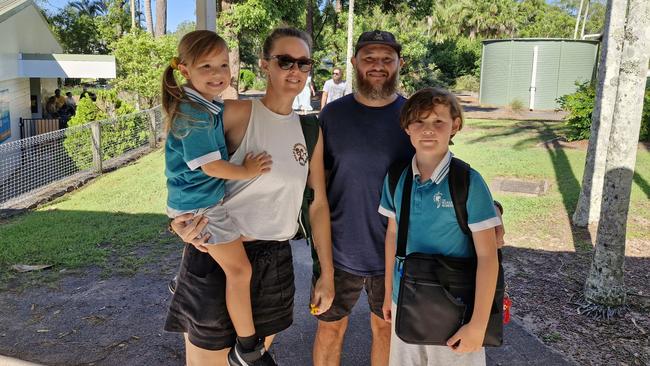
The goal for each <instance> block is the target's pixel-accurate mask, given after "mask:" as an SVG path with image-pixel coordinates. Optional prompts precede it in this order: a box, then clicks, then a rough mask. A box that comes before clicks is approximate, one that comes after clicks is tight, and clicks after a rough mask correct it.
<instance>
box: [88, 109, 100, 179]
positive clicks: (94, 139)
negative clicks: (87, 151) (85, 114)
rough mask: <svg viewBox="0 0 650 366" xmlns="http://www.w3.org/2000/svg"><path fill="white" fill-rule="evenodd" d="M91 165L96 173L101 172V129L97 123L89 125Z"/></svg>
mask: <svg viewBox="0 0 650 366" xmlns="http://www.w3.org/2000/svg"><path fill="white" fill-rule="evenodd" d="M90 130H91V132H92V133H91V135H90V136H91V143H92V149H93V165H94V166H95V171H96V172H97V173H100V174H101V172H102V129H101V126H100V124H99V122H92V123H90Z"/></svg>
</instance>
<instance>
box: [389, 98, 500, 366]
mask: <svg viewBox="0 0 650 366" xmlns="http://www.w3.org/2000/svg"><path fill="white" fill-rule="evenodd" d="M462 125H463V116H462V109H461V106H460V104H459V102H458V100H457V99H456V97H455V96H454V95H453V94H451V93H450V92H448V91H446V90H443V89H437V88H426V89H422V90H420V91H418V92H417V93H415V94H414V95H413V96H412V97H411V98H409V100H408V101H406V103H405V104H404V106H403V108H402V111H401V114H400V126H401V127H402V128H403V129H404V130H405V131H406V133H407V134H408V135H409V138H410V140H411V144H412V145H413V147H415V151H416V152H415V156H414V157H413V159H412V161H411V162H410V164H405V165H402V167H404V168H405V169H401V170H399V171H398V172H397V175H396V177H398V178H397V179H395V178H392V177H391V176H390V174H391V173H389V175H388V176H387V177H386V179H385V181H384V187H383V191H382V197H381V203H380V207H379V213H380V214H382V215H384V216H386V217H388V228H387V231H386V239H385V244H386V272H385V273H386V274H385V286H386V292H385V296H384V304H383V308H382V310H383V313H384V319H385V320H386V321H391V323H392V332H391V345H390V361H389V363H390V365H401V366H419V365H485V351H484V349H483V347H482V346H483V342H484V338H485V334H486V328H487V327H488V321H489V320H490V316H491V310H492V308H493V300H494V295H495V288H496V286H497V275H498V273H499V263H498V259H497V243H496V237H495V230H494V228H495V227H496V226H498V225H501V220H500V219H499V216H498V215H497V212H496V210H495V207H494V204H493V200H492V196H491V194H490V191H489V189H488V187H487V185H486V183H485V181H484V180H483V178H482V177H481V176H480V174H479V173H478V172H477V171H475V170H473V169H471V168H469V167H468V166H467V165H466V164H464V163H462V161H459V160H457V159H456V158H453V157H452V154H451V152H450V151H449V145H450V142H451V139H452V138H453V137H454V135H455V134H456V133H457V132H458V131H459V130H460V129H461V128H462ZM459 165H460V166H465V167H466V168H467V169H468V175H469V180H468V182H467V183H468V189H467V201H466V205H465V206H466V210H467V215H466V221H467V225H468V226H469V229H470V230H471V237H470V236H468V235H466V234H464V232H463V230H462V228H461V226H460V225H459V223H458V222H459V221H458V219H457V213H456V212H457V210H456V209H455V207H454V199H453V198H454V197H453V194H452V192H451V190H453V189H454V187H452V185H451V184H449V183H448V180H449V174H448V173H449V171H450V167H451V166H453V167H456V166H459ZM455 169H457V168H455ZM391 170H392V171H394V170H395V169H394V168H392V169H391ZM393 175H394V176H395V174H394V173H393ZM411 178H412V179H411ZM391 180H396V182H397V183H396V185H395V183H391ZM411 181H412V183H410V184H409V182H411ZM405 183H406V184H405ZM391 185H392V187H391ZM409 192H412V193H409ZM403 195H405V196H406V197H409V196H410V200H405V201H406V202H407V203H408V205H410V208H409V206H408V205H404V203H402V196H403ZM400 203H402V204H400ZM404 207H406V209H404ZM403 211H405V212H406V213H405V212H403ZM409 212H410V216H409ZM402 215H404V216H402ZM400 218H405V220H406V221H405V222H402V223H401V224H400ZM398 225H399V228H400V231H402V229H403V228H404V229H405V230H404V232H403V233H402V235H406V238H405V239H404V240H405V242H406V243H407V245H406V253H405V254H407V255H408V254H411V253H425V254H430V255H440V256H444V257H445V258H468V257H473V256H474V255H475V256H476V262H477V265H476V274H475V277H476V279H475V288H474V290H475V291H474V293H475V294H474V299H472V300H473V305H474V306H473V311H472V312H471V318H470V320H469V322H466V323H465V324H464V325H462V323H461V324H458V327H459V329H457V330H455V332H454V333H452V334H453V335H451V337H449V338H448V339H447V340H446V342H443V343H442V344H445V345H431V344H430V343H429V344H426V342H425V341H422V342H420V341H417V340H416V341H414V342H409V343H407V342H405V341H404V340H403V339H401V338H400V337H401V336H398V335H399V332H396V323H397V321H396V319H397V320H399V319H398V318H399V314H398V313H399V312H400V310H399V309H398V308H397V305H398V299H399V291H400V285H401V281H402V280H403V279H402V276H401V273H402V271H403V268H402V265H403V261H404V258H401V257H398V258H397V260H396V250H397V245H396V242H397V237H398ZM472 242H473V243H472ZM403 250H404V249H403V248H402V251H403ZM401 255H404V253H401ZM472 280H473V279H472ZM441 291H443V290H441ZM440 294H443V295H440V296H446V295H447V296H448V295H449V294H448V293H447V294H446V295H444V291H443V292H440ZM443 300H444V299H443ZM445 301H447V300H445ZM450 301H452V302H454V299H453V298H452V300H450ZM420 305H423V310H424V311H423V312H422V313H421V314H420V316H421V317H422V318H426V317H431V316H432V315H431V313H430V312H428V310H429V309H430V307H427V305H428V304H427V303H426V302H425V303H424V304H420ZM461 312H462V311H461ZM405 327H412V328H417V327H418V325H417V324H407V325H406V326H405ZM420 328H421V327H420ZM398 330H399V328H398ZM420 331H421V329H420ZM436 331H437V329H425V332H436ZM445 338H446V337H445Z"/></svg>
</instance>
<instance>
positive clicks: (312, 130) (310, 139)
mask: <svg viewBox="0 0 650 366" xmlns="http://www.w3.org/2000/svg"><path fill="white" fill-rule="evenodd" d="M298 116H299V117H300V127H302V134H303V136H305V144H306V145H307V156H308V159H309V160H311V156H312V154H313V152H314V149H315V148H316V143H317V142H318V131H319V125H318V117H317V116H316V115H315V114H300V115H298Z"/></svg>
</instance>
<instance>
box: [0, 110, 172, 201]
mask: <svg viewBox="0 0 650 366" xmlns="http://www.w3.org/2000/svg"><path fill="white" fill-rule="evenodd" d="M162 132H163V121H162V109H161V107H160V106H157V107H154V108H152V109H148V110H144V111H140V112H136V113H132V114H128V115H124V116H119V117H115V118H110V119H107V120H103V121H95V122H91V123H88V124H85V125H83V126H75V127H69V128H66V129H62V130H57V131H53V132H48V133H44V134H41V135H37V136H33V137H29V138H26V139H21V140H17V141H12V142H8V143H5V144H1V145H0V208H9V207H11V206H12V205H14V204H16V203H17V202H21V201H23V200H25V199H29V198H30V196H33V195H35V194H36V193H37V192H39V191H40V190H43V189H47V188H48V187H49V186H51V185H54V184H56V183H58V182H62V181H65V180H68V179H73V180H75V179H76V180H79V179H83V177H84V176H88V175H92V174H97V173H101V172H102V171H105V170H106V169H110V168H111V167H114V166H119V165H120V164H121V162H122V161H124V160H125V158H128V157H129V156H131V155H138V156H139V155H140V154H141V153H145V152H147V151H149V150H150V149H153V148H155V147H156V146H157V144H158V142H159V141H160V139H161V137H162Z"/></svg>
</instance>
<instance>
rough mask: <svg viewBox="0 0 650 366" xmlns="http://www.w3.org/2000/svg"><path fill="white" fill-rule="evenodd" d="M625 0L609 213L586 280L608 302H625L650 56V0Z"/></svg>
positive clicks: (606, 195)
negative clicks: (629, 229)
mask: <svg viewBox="0 0 650 366" xmlns="http://www.w3.org/2000/svg"><path fill="white" fill-rule="evenodd" d="M612 1H613V2H615V1H616V0H612ZM619 1H624V0H619ZM626 2H627V3H628V12H627V24H626V26H625V37H624V43H623V54H622V57H621V64H620V68H619V70H620V71H619V82H618V93H617V96H616V104H615V107H614V119H613V123H612V130H611V133H610V144H609V149H608V152H607V165H606V174H605V184H604V192H603V204H602V213H601V217H602V218H606V219H603V220H600V223H599V225H598V234H597V237H596V248H595V251H594V258H593V261H592V263H591V270H590V271H589V277H588V278H587V281H586V283H585V298H586V299H587V300H588V301H590V302H592V303H596V304H601V305H606V306H618V305H622V304H624V303H625V292H626V290H625V283H624V278H623V269H624V260H625V231H626V223H627V214H628V210H629V206H630V191H631V188H632V176H633V175H634V165H635V162H636V152H637V146H638V140H639V129H640V127H641V113H642V110H643V97H644V93H645V82H646V81H645V79H646V78H645V75H646V73H647V69H648V59H649V57H650V4H649V3H648V0H629V1H626Z"/></svg>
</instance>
